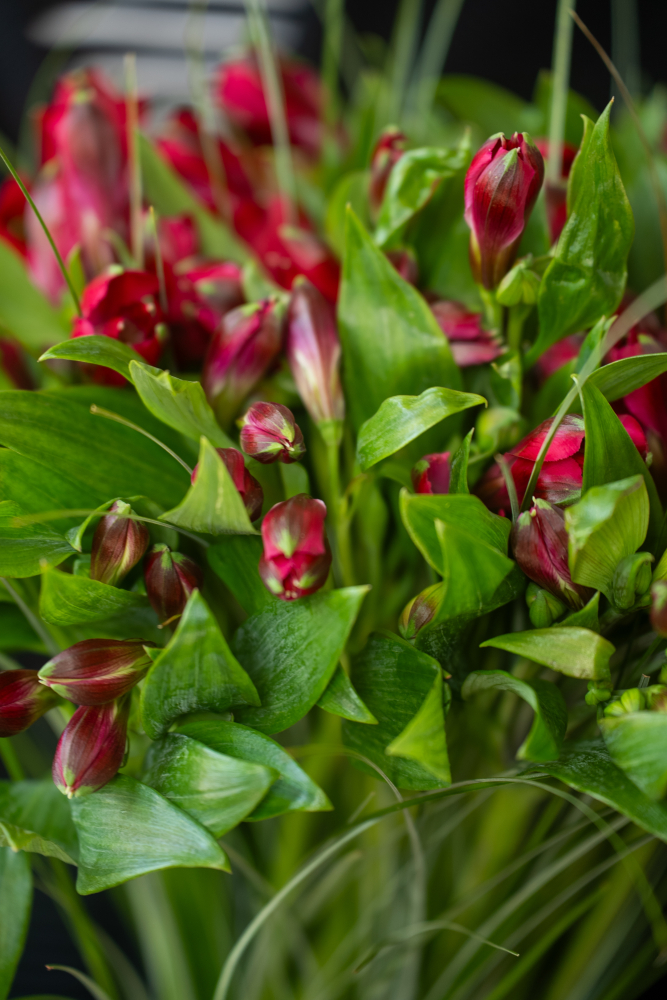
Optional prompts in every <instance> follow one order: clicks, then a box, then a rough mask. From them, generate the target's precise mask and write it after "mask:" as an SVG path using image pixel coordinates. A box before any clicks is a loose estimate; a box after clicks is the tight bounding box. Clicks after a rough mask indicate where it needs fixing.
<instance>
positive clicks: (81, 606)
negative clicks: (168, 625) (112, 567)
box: [39, 570, 148, 625]
mask: <svg viewBox="0 0 667 1000" xmlns="http://www.w3.org/2000/svg"><path fill="white" fill-rule="evenodd" d="M134 608H148V598H147V597H145V595H143V594H137V593H135V592H134V591H132V590H122V589H121V588H120V587H111V586H109V584H107V583H100V582H99V580H91V579H89V578H88V577H87V576H73V575H72V574H71V573H61V572H60V571H59V570H51V571H50V572H48V573H45V574H44V576H43V578H42V589H41V592H40V595H39V613H40V615H41V616H42V618H43V619H44V621H45V622H49V624H51V625H79V624H81V623H83V622H97V621H103V620H104V619H105V618H110V617H111V616H112V615H118V614H122V613H123V612H125V611H130V610H133V609H134Z"/></svg>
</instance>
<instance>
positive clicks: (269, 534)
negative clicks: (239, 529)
mask: <svg viewBox="0 0 667 1000" xmlns="http://www.w3.org/2000/svg"><path fill="white" fill-rule="evenodd" d="M326 516H327V508H326V506H325V505H324V504H323V503H322V501H321V500H313V499H312V498H311V497H309V496H306V494H305V493H299V494H298V495H297V496H294V497H292V498H291V499H290V500H285V501H283V503H277V504H276V505H275V506H274V507H272V508H271V510H270V511H269V513H268V514H267V515H266V517H265V518H264V521H263V522H262V541H263V543H264V554H263V555H262V558H261V559H260V561H259V575H260V576H261V578H262V581H263V583H264V586H265V587H266V589H267V590H269V591H271V593H272V594H275V596H276V597H279V598H280V599H281V600H283V601H293V600H295V599H296V598H297V597H305V596H306V595H308V594H313V593H314V592H315V591H316V590H319V589H320V587H321V586H322V585H323V584H324V583H325V582H326V579H327V576H328V573H329V568H330V566H331V551H330V549H329V543H328V542H327V538H326V535H325V533H324V519H325V518H326Z"/></svg>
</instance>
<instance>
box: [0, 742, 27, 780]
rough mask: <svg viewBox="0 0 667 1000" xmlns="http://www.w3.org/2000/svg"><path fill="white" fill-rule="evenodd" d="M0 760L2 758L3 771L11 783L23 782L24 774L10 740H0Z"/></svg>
mask: <svg viewBox="0 0 667 1000" xmlns="http://www.w3.org/2000/svg"><path fill="white" fill-rule="evenodd" d="M0 758H2V763H3V764H4V765H5V771H6V772H7V774H8V775H9V777H10V779H11V780H12V781H23V779H24V778H25V774H24V771H23V768H22V767H21V762H20V760H19V759H18V756H17V754H16V750H15V749H14V747H13V745H12V742H11V740H9V739H6V738H5V739H1V740H0Z"/></svg>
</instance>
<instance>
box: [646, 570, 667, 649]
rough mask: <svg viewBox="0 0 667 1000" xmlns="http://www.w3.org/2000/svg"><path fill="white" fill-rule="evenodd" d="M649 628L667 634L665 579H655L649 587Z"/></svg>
mask: <svg viewBox="0 0 667 1000" xmlns="http://www.w3.org/2000/svg"><path fill="white" fill-rule="evenodd" d="M650 617H651V628H652V629H653V630H654V631H655V632H657V633H658V635H665V636H667V580H656V581H655V583H654V584H653V586H652V587H651V615H650Z"/></svg>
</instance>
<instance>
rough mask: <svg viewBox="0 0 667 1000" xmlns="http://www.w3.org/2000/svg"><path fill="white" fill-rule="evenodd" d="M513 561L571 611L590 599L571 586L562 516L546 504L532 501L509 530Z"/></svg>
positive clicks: (583, 590) (588, 593)
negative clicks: (530, 505)
mask: <svg viewBox="0 0 667 1000" xmlns="http://www.w3.org/2000/svg"><path fill="white" fill-rule="evenodd" d="M511 540H512V547H513V549H514V558H515V559H516V561H517V563H518V565H519V566H520V568H521V569H522V570H523V572H524V573H525V574H526V576H527V577H528V578H529V579H530V580H533V581H534V582H535V583H537V584H538V585H539V586H540V587H543V588H544V589H545V590H549V591H550V592H551V593H552V594H555V595H556V597H558V598H559V599H560V600H561V601H564V602H565V603H566V604H567V605H568V606H569V607H571V608H574V609H575V610H577V609H579V608H583V606H584V604H585V603H586V602H587V601H588V600H589V599H590V598H591V597H592V596H593V591H592V590H590V589H589V588H588V587H581V586H579V584H576V583H573V581H572V577H571V576H570V569H569V566H568V556H567V543H568V538H567V530H566V528H565V515H564V514H563V511H562V510H560V508H558V507H552V506H551V504H550V503H547V501H546V500H535V502H534V505H533V506H532V507H531V508H530V510H527V511H525V512H524V513H523V514H521V515H520V516H519V518H518V519H517V521H516V523H515V525H514V527H513V528H512V535H511Z"/></svg>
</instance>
